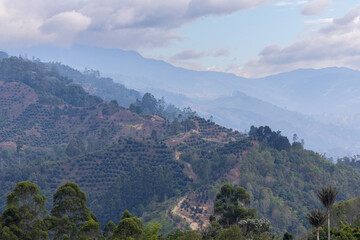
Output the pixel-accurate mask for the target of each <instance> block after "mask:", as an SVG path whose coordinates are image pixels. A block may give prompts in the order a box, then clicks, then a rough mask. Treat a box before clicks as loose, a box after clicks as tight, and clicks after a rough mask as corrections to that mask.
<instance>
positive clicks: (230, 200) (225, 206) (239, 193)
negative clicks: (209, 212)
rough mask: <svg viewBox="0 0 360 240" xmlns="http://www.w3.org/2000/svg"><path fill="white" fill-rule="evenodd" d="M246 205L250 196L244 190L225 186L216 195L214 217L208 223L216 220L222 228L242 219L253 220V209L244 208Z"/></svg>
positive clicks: (228, 185)
mask: <svg viewBox="0 0 360 240" xmlns="http://www.w3.org/2000/svg"><path fill="white" fill-rule="evenodd" d="M248 204H250V196H249V194H248V193H247V192H246V190H245V189H244V188H242V187H236V188H234V187H233V186H231V185H230V184H225V185H224V186H222V187H221V190H220V192H219V193H218V194H217V195H216V200H215V205H214V215H213V216H211V217H210V221H213V220H217V221H218V222H219V223H220V224H221V225H222V226H229V225H233V224H237V223H238V222H239V221H240V220H242V219H247V218H254V217H255V209H247V208H245V206H247V205H248Z"/></svg>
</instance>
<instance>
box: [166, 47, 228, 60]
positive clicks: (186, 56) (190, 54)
mask: <svg viewBox="0 0 360 240" xmlns="http://www.w3.org/2000/svg"><path fill="white" fill-rule="evenodd" d="M225 56H229V50H228V49H226V48H220V49H218V50H216V51H214V50H207V51H201V52H199V51H196V50H195V49H186V50H183V51H181V52H178V53H176V54H175V55H173V56H172V57H170V58H169V59H168V61H169V62H171V63H182V64H184V62H183V61H186V60H196V59H200V58H202V57H225Z"/></svg>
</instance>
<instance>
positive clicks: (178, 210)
mask: <svg viewBox="0 0 360 240" xmlns="http://www.w3.org/2000/svg"><path fill="white" fill-rule="evenodd" d="M185 199H186V197H183V198H181V199H180V201H179V202H178V203H177V204H176V205H175V207H174V208H173V210H172V211H171V212H172V214H174V215H178V216H180V217H181V218H182V219H184V220H185V221H186V222H187V223H188V224H189V225H190V228H191V229H192V230H198V229H199V224H198V223H196V222H194V221H193V220H192V219H191V218H189V217H188V216H186V215H184V214H183V213H182V212H181V204H182V203H183V202H184V200H185Z"/></svg>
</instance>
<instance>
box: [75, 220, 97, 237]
mask: <svg viewBox="0 0 360 240" xmlns="http://www.w3.org/2000/svg"><path fill="white" fill-rule="evenodd" d="M80 230H81V233H82V235H84V236H85V237H86V238H87V239H89V238H90V239H95V238H96V235H98V234H99V232H100V223H98V222H96V221H95V220H93V219H92V218H90V220H88V221H86V222H85V223H84V224H83V225H82V226H81V228H80Z"/></svg>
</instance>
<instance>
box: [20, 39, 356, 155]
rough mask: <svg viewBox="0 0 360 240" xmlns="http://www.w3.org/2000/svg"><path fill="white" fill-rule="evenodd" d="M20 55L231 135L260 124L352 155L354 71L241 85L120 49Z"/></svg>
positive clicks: (302, 72) (301, 73) (298, 73)
mask: <svg viewBox="0 0 360 240" xmlns="http://www.w3.org/2000/svg"><path fill="white" fill-rule="evenodd" d="M20 53H21V54H22V55H25V56H36V57H40V58H41V59H43V60H46V61H53V60H54V59H56V60H57V61H61V62H63V63H65V64H68V65H70V66H75V67H77V68H78V69H84V68H86V67H87V68H92V69H98V70H100V71H101V72H102V74H103V75H105V76H110V77H112V78H113V79H115V80H116V81H118V82H121V83H122V84H124V85H125V86H126V87H130V88H134V89H136V90H138V91H142V92H151V93H153V94H154V95H155V96H156V97H157V98H161V97H162V96H165V98H166V99H167V101H169V102H171V103H172V104H175V105H177V106H178V107H188V106H191V107H192V109H194V110H196V111H197V112H198V113H200V114H201V115H202V116H203V117H206V118H209V117H210V116H211V115H212V116H213V117H214V120H215V121H216V122H219V123H221V124H223V125H225V126H229V127H232V128H235V129H239V130H242V131H243V130H248V129H249V127H250V125H251V124H257V125H264V124H267V125H270V126H272V127H273V128H276V129H279V130H281V131H282V132H283V133H284V134H285V135H286V136H288V137H289V138H292V135H293V134H294V133H297V135H298V136H299V137H300V138H303V139H305V140H306V144H307V147H308V148H310V149H313V150H315V151H318V152H321V153H326V154H327V156H329V157H334V158H338V157H342V156H344V155H353V154H356V153H358V152H359V151H360V142H359V141H358V139H357V138H356V136H357V135H358V133H359V131H360V128H359V127H358V124H357V122H358V119H359V115H360V113H359V110H358V109H360V98H359V97H358V96H359V89H360V86H359V84H360V82H359V81H358V79H359V77H360V72H358V71H354V70H350V69H346V68H325V69H318V70H315V69H299V70H295V71H292V72H288V73H282V74H278V75H274V76H269V77H265V78H260V79H246V78H242V77H238V76H236V75H234V74H227V73H221V72H207V71H193V70H187V69H183V68H178V67H174V66H172V65H170V64H168V63H166V62H164V61H158V60H153V59H149V58H144V57H142V56H141V55H140V54H138V53H137V52H134V51H124V50H120V49H102V48H96V47H88V46H73V47H71V48H68V49H61V48H54V47H51V46H49V47H41V48H40V47H37V48H36V47H35V48H30V49H25V50H22V51H21V52H20ZM14 54H15V53H14ZM17 54H19V52H16V55H17ZM102 96H103V95H102ZM240 96H241V97H240ZM250 98H252V99H253V100H252V101H253V102H257V103H256V104H254V107H253V108H249V107H247V108H245V109H244V108H243V107H241V106H243V104H242V102H246V101H248V100H249V99H250ZM258 100H261V101H258ZM223 104H225V105H226V106H227V107H226V109H224V108H223V107H222V105H223ZM266 109H273V110H274V111H266ZM262 111H265V112H262ZM295 112H296V113H297V114H295ZM220 113H221V114H220ZM235 116H236V117H235ZM246 116H249V117H246ZM255 119H257V120H255ZM304 126H305V127H304ZM308 126H312V127H310V128H309V127H308ZM320 132H321V134H320Z"/></svg>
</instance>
